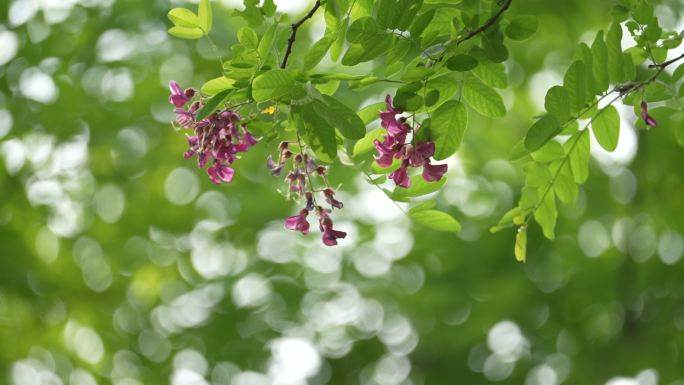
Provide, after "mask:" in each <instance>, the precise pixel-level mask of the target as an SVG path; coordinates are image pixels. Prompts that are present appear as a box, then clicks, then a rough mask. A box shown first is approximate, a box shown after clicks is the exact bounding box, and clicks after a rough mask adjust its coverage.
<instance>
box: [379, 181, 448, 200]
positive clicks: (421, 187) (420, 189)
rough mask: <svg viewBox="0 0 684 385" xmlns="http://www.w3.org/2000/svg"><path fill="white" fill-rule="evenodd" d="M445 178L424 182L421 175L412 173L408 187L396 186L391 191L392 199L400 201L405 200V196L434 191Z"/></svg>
mask: <svg viewBox="0 0 684 385" xmlns="http://www.w3.org/2000/svg"><path fill="white" fill-rule="evenodd" d="M446 181H447V178H446V177H442V179H440V180H438V181H436V182H426V181H425V179H423V176H422V175H414V176H412V177H411V186H409V188H403V187H399V186H397V187H396V188H395V189H394V192H393V193H392V199H395V200H398V201H401V200H406V198H412V197H419V196H422V195H427V194H430V193H433V192H435V191H439V190H440V189H441V188H442V187H444V184H445V183H446Z"/></svg>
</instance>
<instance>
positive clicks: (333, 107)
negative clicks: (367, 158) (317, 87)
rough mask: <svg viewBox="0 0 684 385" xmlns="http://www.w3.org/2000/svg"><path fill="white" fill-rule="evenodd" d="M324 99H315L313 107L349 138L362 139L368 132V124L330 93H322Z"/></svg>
mask: <svg viewBox="0 0 684 385" xmlns="http://www.w3.org/2000/svg"><path fill="white" fill-rule="evenodd" d="M322 97H323V101H320V100H314V102H313V108H314V109H315V110H316V112H317V113H318V114H319V115H320V116H321V117H322V118H323V119H324V120H325V121H326V122H328V124H329V125H330V126H332V127H335V128H337V129H338V130H340V133H342V135H343V136H344V137H345V138H348V139H361V138H363V137H364V135H365V134H366V125H365V124H364V123H363V121H362V120H361V118H359V116H358V115H357V114H356V112H354V111H352V110H351V109H350V108H349V107H347V106H345V105H344V104H342V103H341V102H340V101H338V100H337V99H335V98H333V97H332V96H329V95H322Z"/></svg>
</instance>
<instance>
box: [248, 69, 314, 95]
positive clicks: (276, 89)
mask: <svg viewBox="0 0 684 385" xmlns="http://www.w3.org/2000/svg"><path fill="white" fill-rule="evenodd" d="M304 94H305V92H304V89H303V88H302V87H301V86H300V85H299V84H298V83H297V82H295V80H294V78H293V77H292V75H291V74H290V73H289V72H288V71H286V70H282V69H272V70H270V71H268V72H264V73H263V74H261V75H259V76H257V77H256V78H255V79H254V81H253V82H252V97H253V98H254V100H255V101H257V102H263V101H266V100H269V99H293V98H296V97H301V96H304Z"/></svg>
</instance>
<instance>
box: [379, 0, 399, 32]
mask: <svg viewBox="0 0 684 385" xmlns="http://www.w3.org/2000/svg"><path fill="white" fill-rule="evenodd" d="M377 5H378V7H377V9H378V14H377V20H378V25H379V26H380V27H381V28H383V29H387V28H391V25H392V21H393V19H395V18H396V14H397V13H399V12H401V10H400V9H399V7H398V6H397V4H396V1H395V0H379V1H378V2H377Z"/></svg>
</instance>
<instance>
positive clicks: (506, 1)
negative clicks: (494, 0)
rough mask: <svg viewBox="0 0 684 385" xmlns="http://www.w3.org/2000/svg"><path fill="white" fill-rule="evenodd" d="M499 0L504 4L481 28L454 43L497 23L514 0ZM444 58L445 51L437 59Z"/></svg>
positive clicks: (458, 43) (465, 39) (461, 41)
mask: <svg viewBox="0 0 684 385" xmlns="http://www.w3.org/2000/svg"><path fill="white" fill-rule="evenodd" d="M499 2H500V3H501V2H503V4H502V5H501V8H499V10H498V11H497V12H496V13H495V14H494V15H492V17H490V18H489V19H487V21H485V22H484V24H482V25H481V26H480V27H479V28H477V29H474V30H472V31H470V32H468V33H467V34H466V35H465V36H463V37H461V38H458V39H457V40H456V41H455V42H454V44H456V46H457V47H458V46H459V45H461V44H462V43H463V42H465V41H467V40H470V39H472V38H474V37H475V36H477V35H479V34H481V33H483V32H484V31H486V30H487V29H489V28H490V27H492V26H493V25H494V24H496V21H497V20H499V18H500V17H501V15H503V14H504V12H506V10H508V8H509V7H510V6H511V3H512V2H513V0H500V1H499ZM442 59H444V53H442V54H441V55H440V56H439V58H437V60H436V61H441V60H442Z"/></svg>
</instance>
